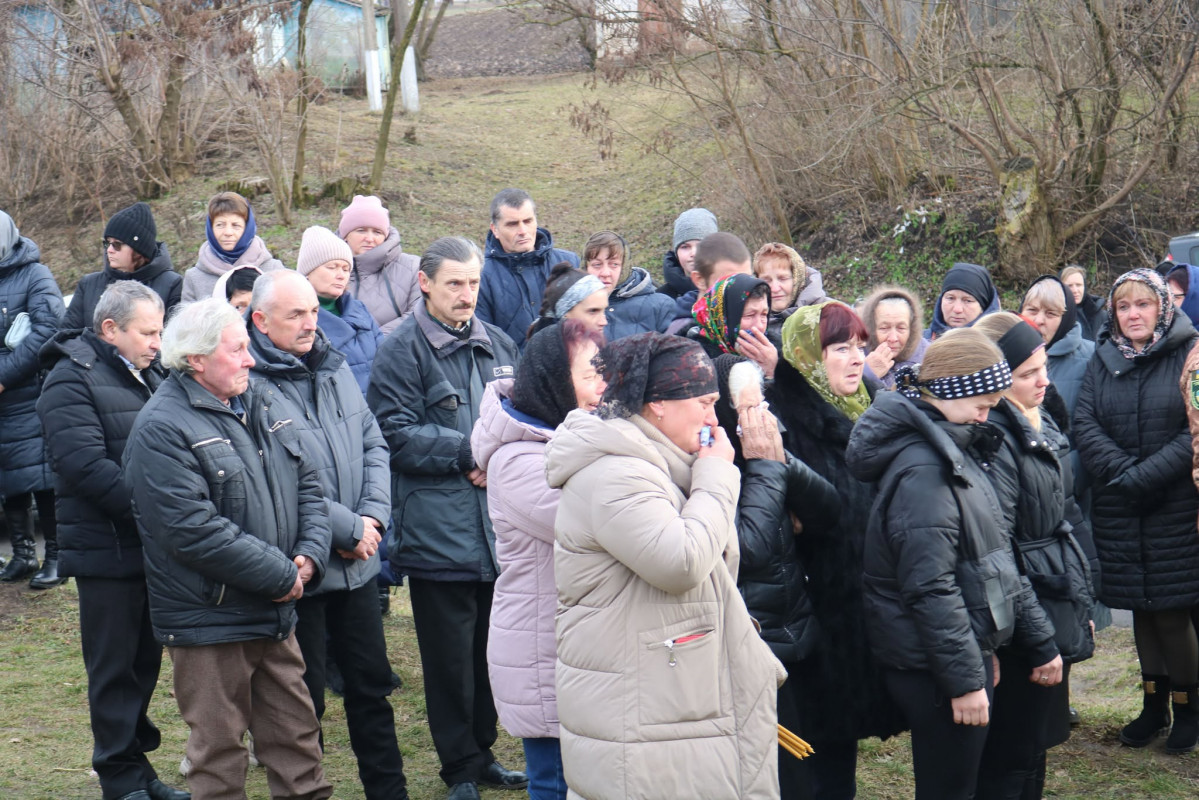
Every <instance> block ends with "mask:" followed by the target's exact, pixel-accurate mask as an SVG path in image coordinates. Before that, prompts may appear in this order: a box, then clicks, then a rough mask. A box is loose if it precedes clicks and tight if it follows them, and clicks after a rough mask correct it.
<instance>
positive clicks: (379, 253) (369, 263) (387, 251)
mask: <svg viewBox="0 0 1199 800" xmlns="http://www.w3.org/2000/svg"><path fill="white" fill-rule="evenodd" d="M403 252H404V251H403V249H402V248H401V246H400V232H399V231H398V230H396V229H395V228H394V227H392V228H389V229H388V230H387V238H386V239H384V240H383V241H382V242H380V243H379V244H377V245H375V246H374V247H372V248H371V249H370V250H367V251H366V252H365V253H363V254H362V255H360V256H354V269H355V270H357V271H358V273H359V274H360V275H375V274H377V273H379V272H382V271H383V268H384V267H386V266H387V265H388V264H390V263H391V262H393V261H395V260H397V259H398V258H399V257H400V256H401V255H402V254H403Z"/></svg>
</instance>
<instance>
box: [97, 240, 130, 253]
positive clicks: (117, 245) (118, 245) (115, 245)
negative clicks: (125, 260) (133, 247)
mask: <svg viewBox="0 0 1199 800" xmlns="http://www.w3.org/2000/svg"><path fill="white" fill-rule="evenodd" d="M100 244H101V245H103V247H104V249H106V250H107V249H108V248H110V247H111V248H112V251H113V252H114V253H119V252H121V250H122V249H123V248H125V247H127V246H128V245H126V244H125V243H124V242H118V241H117V240H116V239H101V240H100Z"/></svg>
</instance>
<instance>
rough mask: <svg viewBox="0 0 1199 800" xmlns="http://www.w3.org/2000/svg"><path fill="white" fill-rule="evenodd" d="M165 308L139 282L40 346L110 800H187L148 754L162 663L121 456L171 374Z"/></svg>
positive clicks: (64, 552) (114, 290) (69, 569)
mask: <svg viewBox="0 0 1199 800" xmlns="http://www.w3.org/2000/svg"><path fill="white" fill-rule="evenodd" d="M162 314H163V302H162V298H161V297H159V296H158V294H157V293H155V292H154V290H152V289H151V288H150V287H148V286H146V285H144V284H142V283H139V282H138V281H117V282H115V283H113V284H112V285H111V286H109V287H108V288H107V289H106V290H104V293H103V294H102V295H100V297H99V300H98V302H97V303H96V304H95V313H94V314H93V315H92V319H91V320H88V322H89V324H90V325H91V327H89V328H84V329H82V330H64V331H59V333H58V334H56V335H55V336H54V338H53V339H51V340H50V341H49V342H47V343H46V344H45V345H44V346H43V347H42V349H41V352H40V358H41V362H42V366H43V367H48V368H49V369H50V372H49V375H48V376H47V378H46V382H45V384H44V385H43V387H42V394H41V396H40V397H39V398H38V401H37V411H38V416H40V417H41V420H42V430H43V432H44V433H45V438H46V445H47V450H48V451H49V455H50V465H51V466H52V467H53V469H54V478H55V483H54V494H55V498H54V501H55V506H56V508H57V510H58V547H59V552H58V562H57V563H58V573H57V576H58V577H60V578H63V579H65V578H68V577H73V578H75V585H76V586H77V587H78V589H79V639H80V643H81V645H82V647H83V666H84V669H85V670H86V671H87V700H88V703H87V705H88V712H89V713H90V714H91V723H92V738H93V742H94V744H93V748H92V769H94V770H95V771H96V775H97V776H98V777H99V779H100V790H101V792H102V793H103V796H104V797H105V798H108V799H109V800H111V799H112V798H119V800H187V798H189V797H191V795H189V794H188V793H187V792H181V791H179V790H177V789H172V788H171V787H169V786H167V785H165V784H164V783H162V781H160V780H159V779H158V774H157V773H156V772H155V771H154V767H153V766H152V765H151V764H150V761H149V759H148V758H146V753H149V752H151V751H153V750H156V749H158V745H159V743H160V740H161V738H160V736H159V733H158V728H156V727H155V726H154V723H153V722H152V721H151V720H150V717H149V716H148V715H147V711H148V709H149V707H150V699H151V698H152V697H153V696H154V688H155V685H156V684H157V683H158V671H159V669H160V668H161V665H162V645H161V644H159V643H158V642H156V641H154V632H153V630H152V629H151V627H150V606H149V598H148V597H147V594H146V577H145V570H144V568H143V566H142V543H141V539H139V538H138V535H137V524H136V523H135V522H134V521H133V509H132V508H131V506H130V500H131V498H130V493H129V490H128V488H126V487H125V485H124V483H123V482H122V480H121V454H122V453H123V452H124V451H125V441H126V440H127V439H128V437H129V431H130V430H131V429H132V428H133V421H134V419H136V418H137V414H138V412H139V411H140V410H141V408H142V406H144V405H145V404H146V401H147V400H149V399H150V395H151V394H153V392H154V390H155V389H156V388H158V384H160V383H161V382H162V380H163V379H164V378H165V377H166V371H165V370H164V369H162V366H161V365H160V364H159V363H158V349H159V346H160V343H161V335H162Z"/></svg>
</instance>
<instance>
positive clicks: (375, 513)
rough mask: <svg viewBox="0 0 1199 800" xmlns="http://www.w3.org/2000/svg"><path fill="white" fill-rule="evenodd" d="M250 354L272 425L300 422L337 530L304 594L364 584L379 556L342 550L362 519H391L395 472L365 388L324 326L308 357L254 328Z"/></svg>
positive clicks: (358, 534)
mask: <svg viewBox="0 0 1199 800" xmlns="http://www.w3.org/2000/svg"><path fill="white" fill-rule="evenodd" d="M246 329H247V330H248V331H249V334H250V353H251V355H253V356H254V367H253V369H252V370H251V373H250V374H251V377H252V378H253V380H254V385H255V389H256V391H257V392H258V393H259V394H260V395H262V396H269V397H271V398H272V400H273V401H272V402H271V404H270V408H271V412H270V413H271V423H272V424H274V423H275V422H277V421H278V420H280V419H288V418H290V419H292V420H294V421H295V425H294V427H295V429H296V431H297V433H298V434H299V437H300V443H301V444H302V445H303V447H304V452H305V453H306V454H307V455H308V456H309V457H310V458H311V459H312V461H313V463H314V465H315V466H316V469H317V472H318V474H319V476H320V483H321V487H322V488H323V489H324V492H325V498H326V503H327V504H328V511H329V523H330V527H331V528H332V535H333V538H332V544H331V547H330V552H329V554H328V557H329V566H328V569H327V570H326V572H325V579H324V580H323V581H321V585H320V586H319V587H318V588H316V589H315V590H313V591H311V592H309V591H305V593H304V594H305V596H310V595H319V594H323V593H325V592H331V591H349V590H351V589H357V588H359V587H362V586H365V585H366V584H367V583H368V582H369V581H371V580H373V579H374V577H375V576H376V575H378V574H379V554H378V553H375V554H374V555H373V556H371V557H370V559H369V560H367V561H359V560H357V559H346V558H342V556H341V555H340V554H339V553H337V551H338V550H353V549H354V548H355V547H357V546H358V543H359V542H360V541H362V534H363V522H362V518H363V517H371V518H372V519H376V520H378V521H379V522H380V523H382V524H383V526H384V527H386V526H387V522H388V520H389V519H390V518H391V485H390V484H391V473H390V471H389V470H388V467H387V461H388V459H387V443H386V442H384V441H383V434H382V433H380V432H379V425H378V424H377V423H376V422H375V416H374V414H372V413H371V412H370V409H369V408H367V406H366V400H365V399H363V397H362V391H361V390H360V389H359V388H358V383H357V381H356V380H355V379H354V375H353V373H352V372H351V371H350V367H349V365H347V364H346V359H345V356H344V355H342V353H340V352H339V351H337V350H334V349H333V348H332V346H331V345H330V344H329V340H328V339H327V338H326V337H325V334H324V332H322V331H320V330H319V329H318V330H317V336H316V341H315V342H314V343H313V345H312V351H311V352H310V353H309V354H308V356H307V358H305V359H304V360H303V361H301V360H300V359H298V358H296V357H295V356H293V355H292V354H290V353H287V352H285V351H283V350H280V349H279V348H278V347H276V346H275V345H274V344H273V343H272V342H271V340H270V339H269V338H268V337H267V336H266V335H265V334H263V333H260V332H259V330H258V329H257V328H256V327H254V323H253V322H250V323H248V324H247V325H246Z"/></svg>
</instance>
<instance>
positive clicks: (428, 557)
mask: <svg viewBox="0 0 1199 800" xmlns="http://www.w3.org/2000/svg"><path fill="white" fill-rule="evenodd" d="M519 358H520V356H519V354H518V352H517V350H516V345H515V344H513V343H512V340H511V339H509V338H508V337H507V336H506V335H505V334H504V332H503V331H501V330H500V329H499V328H497V327H496V326H494V325H489V324H487V323H485V322H483V320H482V319H480V318H479V317H477V316H476V317H473V318H472V319H471V323H470V334H469V336H468V337H467V338H466V339H461V338H458V337H456V336H454V335H452V334H450V333H449V332H448V331H447V330H446V329H445V328H444V326H442V325H441V324H440V323H439V322H437V320H435V319H434V318H433V317H431V316H430V315H429V313H428V311H427V310H426V308H425V302H424V301H423V300H421V301H418V302H417V304H416V306H415V307H413V309H412V313H411V314H409V315H408V316H407V317H405V318H404V321H403V322H401V323H400V324H399V326H398V327H397V328H396V329H395V330H394V331H392V332H391V334H389V335H388V337H387V338H386V339H384V340H383V345H382V346H381V347H380V348H379V352H378V353H377V354H376V355H375V363H374V366H373V367H372V369H371V383H370V387H369V388H368V389H367V392H366V402H367V403H368V404H369V405H370V409H371V411H372V412H374V414H375V418H376V419H377V420H378V421H379V428H380V430H382V432H383V438H384V439H386V440H387V445H388V447H390V448H391V477H392V485H391V486H392V490H391V508H392V519H393V520H394V522H395V528H394V530H392V531H391V533H390V535H389V538H388V541H387V552H388V558H389V560H390V562H391V565H392V568H393V569H398V570H399V571H401V572H403V573H404V574H406V575H411V576H413V577H416V578H422V579H425V580H442V581H494V580H495V579H496V576H497V575H498V574H499V562H497V561H496V557H495V532H494V531H493V530H492V528H491V517H490V516H489V514H488V511H487V490H486V489H480V488H479V487H477V486H475V485H474V484H473V483H471V482H470V481H469V480H468V479H467V477H466V474H467V473H468V472H470V470H472V469H473V468H474V467H475V460H474V456H473V454H472V453H471V449H470V433H471V429H472V428H473V427H474V424H475V421H476V420H477V419H478V416H479V414H478V409H479V404H480V403H481V402H482V401H483V392H484V390H485V388H486V385H487V384H488V383H490V382H491V381H493V380H495V379H496V378H511V377H513V376H514V375H515V373H516V364H517V361H518V360H519ZM472 377H473V378H474V381H472Z"/></svg>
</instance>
